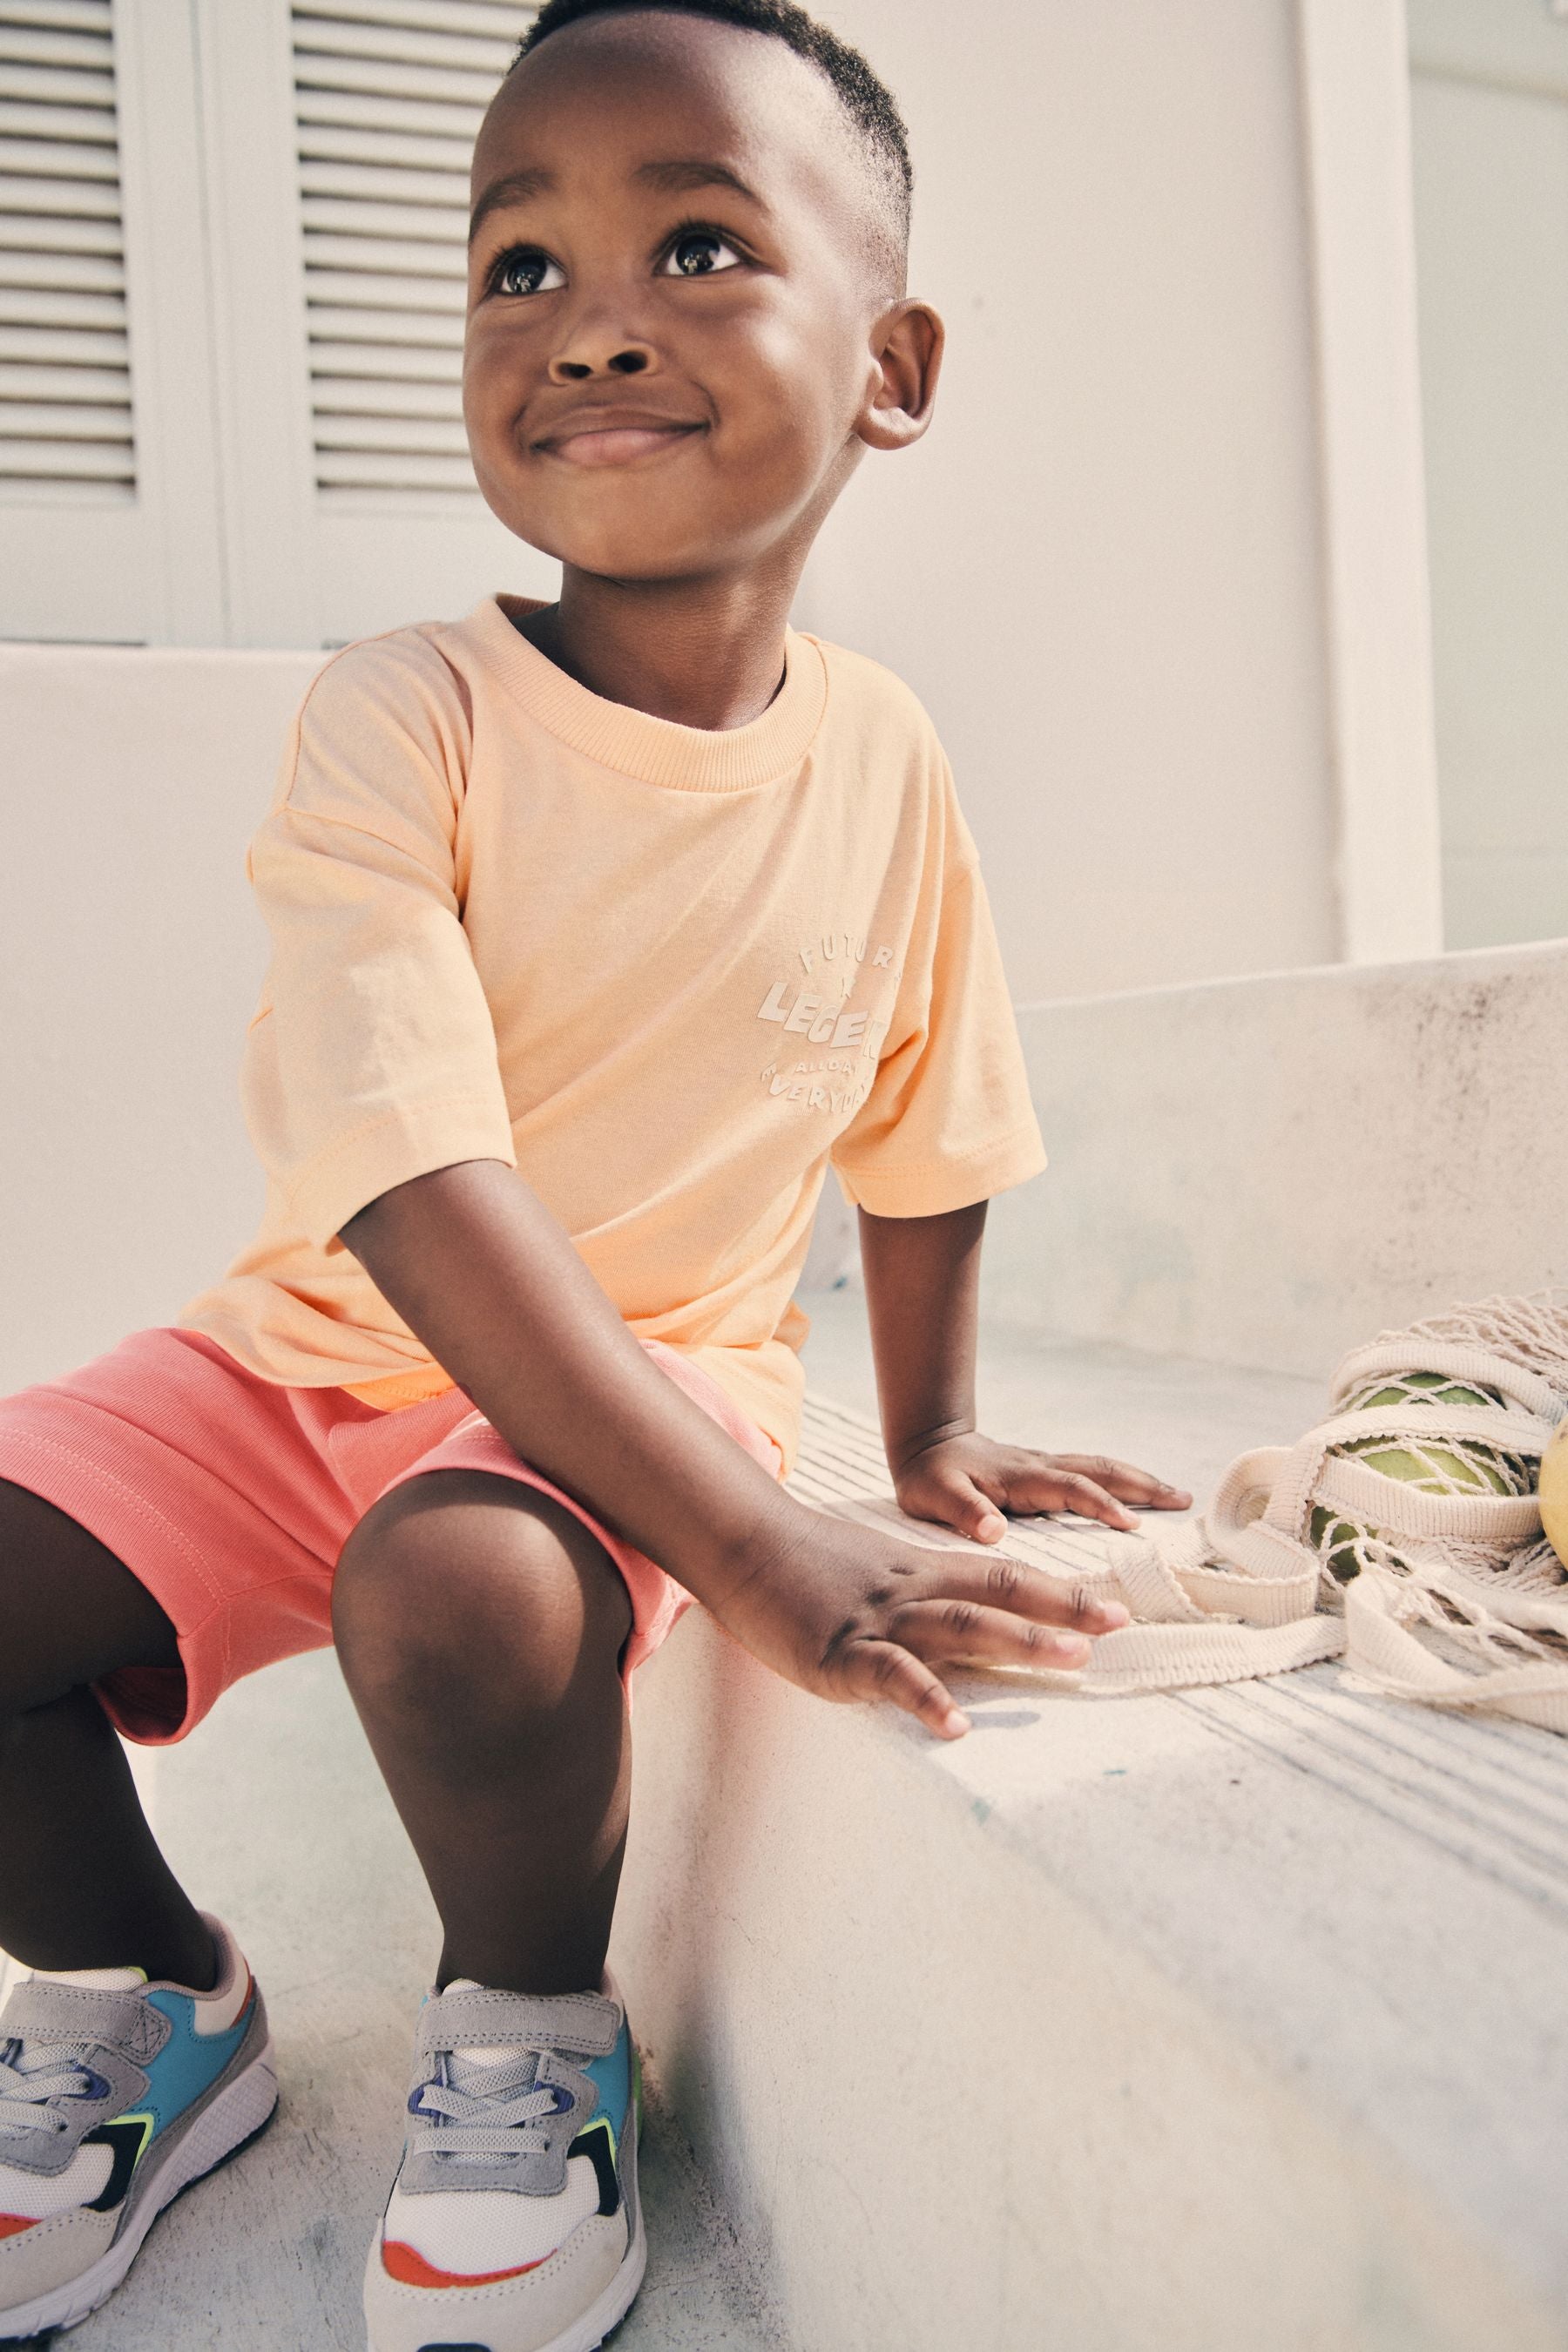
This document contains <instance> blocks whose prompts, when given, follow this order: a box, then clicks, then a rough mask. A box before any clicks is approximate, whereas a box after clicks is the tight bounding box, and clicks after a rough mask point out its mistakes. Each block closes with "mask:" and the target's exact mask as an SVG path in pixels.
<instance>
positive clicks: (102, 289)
mask: <svg viewBox="0 0 1568 2352" xmlns="http://www.w3.org/2000/svg"><path fill="white" fill-rule="evenodd" d="M0 286H54V287H68V288H69V289H71V290H72V291H73V292H79V293H84V294H86V293H92V294H123V293H124V291H125V265H124V263H123V262H122V261H121V260H119V259H117V258H116V257H115V256H114V255H113V254H109V253H59V252H50V253H22V252H17V251H16V249H15V248H14V247H7V246H6V245H5V241H4V238H3V236H0Z"/></svg>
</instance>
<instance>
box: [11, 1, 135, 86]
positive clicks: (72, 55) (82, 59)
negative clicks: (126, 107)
mask: <svg viewBox="0 0 1568 2352" xmlns="http://www.w3.org/2000/svg"><path fill="white" fill-rule="evenodd" d="M18 13H19V12H18V11H17V10H16V9H13V10H12V12H11V15H10V16H8V17H6V18H5V19H4V20H0V60H3V61H4V62H5V64H6V65H19V66H21V65H26V66H82V67H85V68H87V69H88V70H89V72H90V71H97V72H100V73H106V74H109V75H112V74H113V71H114V45H113V42H112V41H111V40H110V36H109V30H108V26H109V12H108V10H107V9H105V11H104V30H103V31H102V32H101V33H95V32H64V31H60V32H56V31H52V30H50V29H48V28H47V27H43V26H35V25H29V24H22V23H19V22H17V21H16V19H17V16H18ZM32 13H33V12H32V10H31V9H30V8H29V9H28V10H27V11H26V14H27V15H28V16H31V15H32Z"/></svg>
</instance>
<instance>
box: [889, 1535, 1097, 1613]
mask: <svg viewBox="0 0 1568 2352" xmlns="http://www.w3.org/2000/svg"><path fill="white" fill-rule="evenodd" d="M922 1581H923V1582H924V1585H925V1588H926V1589H925V1591H924V1592H923V1593H922V1594H921V1600H922V1601H966V1602H969V1603H976V1602H977V1603H979V1604H980V1605H981V1606H982V1607H984V1608H986V1609H990V1610H1000V1611H1002V1612H1004V1613H1005V1614H1006V1615H1010V1616H1013V1617H1025V1618H1027V1619H1029V1620H1030V1621H1031V1622H1034V1623H1037V1624H1041V1625H1056V1626H1060V1627H1063V1628H1065V1629H1066V1630H1067V1631H1068V1632H1069V1633H1115V1632H1116V1631H1117V1629H1118V1628H1119V1627H1120V1626H1122V1625H1125V1624H1127V1623H1129V1622H1130V1615H1129V1612H1128V1610H1127V1609H1126V1608H1125V1607H1124V1605H1123V1604H1122V1602H1121V1601H1101V1600H1100V1598H1099V1597H1098V1596H1097V1595H1096V1594H1095V1593H1094V1592H1092V1591H1090V1590H1089V1587H1088V1586H1087V1585H1084V1584H1069V1583H1068V1582H1066V1581H1065V1580H1062V1579H1060V1578H1058V1577H1052V1576H1047V1574H1046V1573H1045V1571H1044V1570H1042V1569H1038V1568H1033V1567H1031V1566H1030V1564H1029V1562H1028V1561H1027V1560H1023V1559H1013V1558H1012V1557H1011V1556H1010V1554H1008V1553H1005V1552H1003V1553H1000V1554H994V1555H993V1556H992V1557H990V1558H989V1559H982V1558H981V1557H980V1556H979V1554H978V1553H976V1552H969V1551H944V1552H939V1553H937V1554H936V1555H935V1557H934V1558H933V1560H932V1564H931V1570H930V1571H929V1573H928V1574H927V1575H926V1577H925V1578H924V1579H922ZM912 1605H913V1604H912V1602H910V1601H905V1602H904V1603H903V1604H902V1606H903V1607H904V1608H906V1609H907V1608H910V1607H911V1606H912Z"/></svg>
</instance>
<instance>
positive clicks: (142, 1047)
mask: <svg viewBox="0 0 1568 2352" xmlns="http://www.w3.org/2000/svg"><path fill="white" fill-rule="evenodd" d="M320 660H321V656H320V655H319V654H317V655H310V654H268V653H153V652H144V651H139V650H127V651H109V650H97V651H94V652H91V653H83V652H80V651H76V650H67V649H65V648H55V647H36V646H5V647H0V742H3V743H4V745H5V755H4V756H5V779H4V789H5V854H4V856H0V1105H3V1106H4V1114H3V1116H0V1394H4V1393H6V1392H8V1391H11V1390H13V1389H16V1388H19V1387H21V1386H22V1385H23V1384H24V1383H25V1382H26V1381H34V1380H43V1379H47V1378H51V1377H53V1376H54V1375H55V1374H57V1373H59V1372H62V1371H67V1370H71V1369H72V1368H73V1367H74V1366H76V1365H77V1364H79V1363H82V1362H85V1361H86V1360H87V1359H88V1358H89V1356H92V1355H96V1354H97V1353H99V1352H100V1350H101V1349H105V1348H108V1347H111V1346H112V1345H113V1344H114V1343H115V1341H117V1340H118V1339H122V1338H123V1337H124V1336H125V1334H126V1333H127V1332H128V1331H132V1330H136V1329H140V1328H142V1327H143V1326H145V1325H147V1324H151V1323H166V1322H170V1321H172V1320H173V1318H174V1316H175V1315H176V1314H177V1313H178V1312H179V1309H180V1308H181V1307H183V1306H184V1302H185V1300H186V1299H187V1298H190V1297H194V1296H195V1293H196V1292H197V1291H198V1290H200V1289H202V1288H203V1287H205V1285H206V1284H207V1283H209V1282H211V1281H213V1280H214V1279H215V1277H216V1276H217V1275H218V1274H219V1273H221V1271H222V1269H223V1267H224V1266H225V1265H226V1264H227V1263H228V1261H229V1259H230V1258H231V1257H232V1256H233V1255H235V1253H236V1251H237V1250H238V1249H239V1248H240V1247H241V1246H242V1244H244V1243H246V1242H247V1241H248V1240H249V1238H250V1234H251V1231H252V1229H253V1227H254V1225H255V1223H256V1220H257V1218H258V1216H259V1215H260V1213H261V1202H262V1177H261V1171H260V1169H259V1168H258V1165H257V1162H256V1159H255V1155H254V1153H253V1152H252V1150H251V1148H250V1142H249V1139H248V1137H247V1134H246V1131H245V1123H244V1120H243V1118H242V1116H241V1113H240V1107H239V1088H238V1080H239V1052H240V1044H241V1040H242V1038H243V1036H244V1033H245V1025H246V1024H247V1021H248V1020H249V1018H250V1016H251V1014H252V1013H253V1012H254V1011H255V1009H256V997H257V992H258V988H259V985H260V982H261V976H262V972H263V971H264V969H265V965H266V960H267V935H266V930H265V928H264V926H263V924H262V922H261V919H260V916H259V915H258V912H257V909H256V907H255V903H254V900H253V899H252V898H251V893H250V887H249V885H248V883H247V881H246V878H245V866H244V859H245V845H246V842H247V839H248V838H249V835H250V834H251V833H252V832H253V830H254V829H255V827H256V825H257V824H258V823H259V822H260V819H261V817H262V815H263V814H264V813H265V810H266V807H267V803H268V795H269V793H270V792H271V788H272V780H273V775H274V772H275V770H276V766H277V761H278V756H279V751H280V749H281V747H282V742H283V737H284V732H285V730H286V728H287V726H288V722H289V717H290V714H291V713H292V711H293V709H294V706H295V704H296V703H297V701H298V700H299V698H300V693H301V692H302V690H303V688H304V686H305V683H306V680H307V679H308V678H309V677H310V675H311V673H312V671H313V670H314V669H315V668H316V667H317V666H318V664H319V663H320Z"/></svg>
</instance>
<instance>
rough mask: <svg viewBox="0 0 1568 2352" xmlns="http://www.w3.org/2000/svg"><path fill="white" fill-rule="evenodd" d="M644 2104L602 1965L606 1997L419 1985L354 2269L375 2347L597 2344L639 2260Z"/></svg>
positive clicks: (383, 2351)
mask: <svg viewBox="0 0 1568 2352" xmlns="http://www.w3.org/2000/svg"><path fill="white" fill-rule="evenodd" d="M640 2105H641V2099H640V2085H639V2081H638V2069H637V2054H636V2053H635V2051H634V2050H633V2047H632V2041H631V2035H630V2033H629V2032H628V2031H627V2028H626V2007H625V2004H624V2003H623V2001H622V2000H621V1998H620V1995H619V1993H618V1991H617V1990H616V1986H615V1984H614V1982H613V1980H612V1979H610V1978H609V1977H608V1976H606V1977H605V1990H603V1992H599V1993H590V1992H584V1993H562V1994H549V1995H541V1996H537V1997H536V1996H533V1995H529V1994H524V1993H511V1992H496V1991H491V1990H487V1989H486V1988H485V1987H483V1986H481V1985H477V1984H473V1983H470V1982H469V1981H468V1980H467V1979H459V1980H458V1982H457V1983H455V1984H452V1985H449V1986H448V1987H447V1990H446V1991H445V1992H442V1993H432V1994H430V1995H429V1997H428V1998H427V1999H426V2002H425V2004H424V2007H423V2008H422V2009H421V2011H420V2012H419V2027H418V2033H417V2037H416V2044H415V2063H414V2077H413V2088H412V2090H411V2092H410V2094H409V2099H408V2113H409V2116H410V2118H411V2121H410V2124H409V2128H408V2137H407V2141H406V2143H405V2147H404V2152H403V2161H402V2163H401V2165H400V2166H399V2168H398V2173H397V2178H396V2179H395V2181H394V2183H393V2187H392V2194H391V2197H390V2198H389V2200H388V2201H387V2207H386V2212H385V2215H384V2219H383V2221H382V2224H381V2227H380V2228H379V2229H378V2230H377V2231H376V2233H375V2237H374V2242H373V2243H372V2245H371V2249H370V2260H369V2262H368V2263H367V2265H366V2268H365V2283H364V2308H365V2320H366V2323H367V2326H368V2328H369V2338H370V2352H594V2347H595V2346H596V2345H598V2344H599V2343H601V2342H602V2341H603V2339H604V2336H605V2333H606V2332H607V2330H608V2329H610V2328H612V2327H613V2326H615V2325H616V2321H617V2320H618V2319H620V2318H621V2317H622V2316H623V2315H624V2314H625V2313H626V2310H627V2309H628V2308H629V2306H630V2305H631V2302H632V2298H633V2296H634V2295H635V2294H637V2289H638V2287H639V2286H640V2285H641V2284H642V2275H643V2267H644V2264H645V2263H646V2261H647V2242H646V2241H645V2239H644V2236H643V2225H642V2209H641V2206H640V2204H639V2202H638V2199H637V2125H638V2120H639V2112H640Z"/></svg>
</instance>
